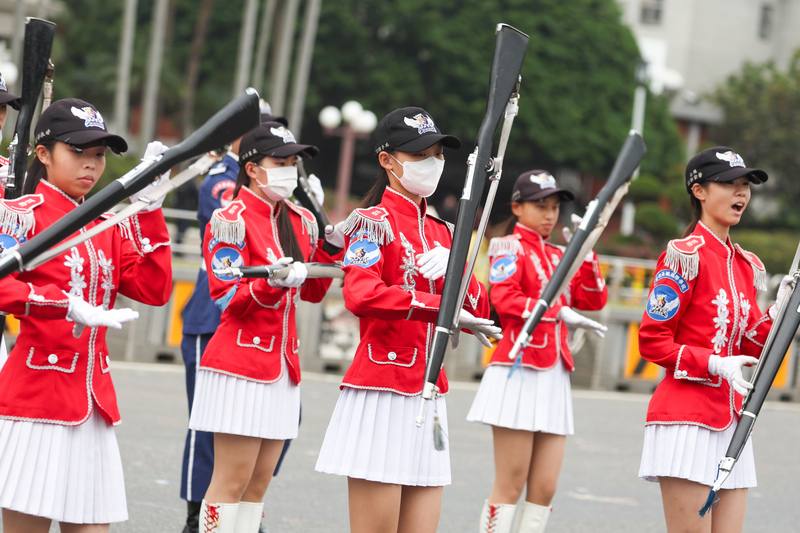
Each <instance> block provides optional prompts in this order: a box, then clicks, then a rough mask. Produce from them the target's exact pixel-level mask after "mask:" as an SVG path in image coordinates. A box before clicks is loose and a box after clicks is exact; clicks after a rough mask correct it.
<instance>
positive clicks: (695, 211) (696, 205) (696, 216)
mask: <svg viewBox="0 0 800 533" xmlns="http://www.w3.org/2000/svg"><path fill="white" fill-rule="evenodd" d="M700 186H701V187H702V186H703V185H702V184H701V185H700ZM689 201H690V202H691V204H692V222H691V223H690V224H689V225H688V226H686V229H685V230H683V237H688V236H689V235H691V234H692V232H694V230H695V228H696V227H697V223H698V222H700V218H702V216H703V205H702V204H701V203H700V200H698V199H697V197H696V196H695V195H694V193H693V192H692V191H689Z"/></svg>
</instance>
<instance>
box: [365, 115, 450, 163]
mask: <svg viewBox="0 0 800 533" xmlns="http://www.w3.org/2000/svg"><path fill="white" fill-rule="evenodd" d="M374 139H375V153H376V154H379V153H380V152H382V151H383V150H399V151H401V152H419V151H420V150H425V149H426V148H428V147H429V146H432V145H434V144H436V143H438V142H440V143H442V145H443V146H445V147H447V148H459V147H460V146H461V141H459V140H458V137H454V136H452V135H446V134H444V133H442V131H441V130H440V129H439V127H438V126H437V125H436V124H435V123H434V122H433V119H432V118H431V115H430V114H429V113H428V112H427V111H425V110H424V109H422V108H421V107H401V108H399V109H395V110H394V111H392V112H391V113H389V114H388V115H386V116H385V117H383V118H382V119H381V121H380V122H378V127H377V128H375V135H374Z"/></svg>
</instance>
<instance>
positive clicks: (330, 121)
mask: <svg viewBox="0 0 800 533" xmlns="http://www.w3.org/2000/svg"><path fill="white" fill-rule="evenodd" d="M318 118H319V123H320V125H321V126H322V127H323V129H324V130H325V134H326V135H332V136H336V137H341V138H342V144H341V147H340V149H339V170H338V172H337V175H336V207H335V210H334V219H335V220H336V221H340V220H343V219H344V218H345V217H346V216H347V203H348V201H347V198H348V196H349V193H350V178H351V176H352V174H353V159H354V157H355V147H356V140H357V139H366V138H368V137H369V134H370V133H371V132H372V130H374V129H375V126H376V125H377V124H378V118H377V117H376V116H375V113H373V112H372V111H368V110H366V109H364V108H363V107H362V106H361V104H360V103H358V102H356V101H355V100H350V101H349V102H346V103H345V104H344V105H343V106H342V109H341V110H340V109H338V108H336V107H334V106H326V107H324V108H322V110H321V111H320V112H319V117H318Z"/></svg>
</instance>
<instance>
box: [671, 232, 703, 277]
mask: <svg viewBox="0 0 800 533" xmlns="http://www.w3.org/2000/svg"><path fill="white" fill-rule="evenodd" d="M664 264H665V265H667V268H669V269H670V270H674V271H675V272H677V273H678V274H680V275H682V276H683V277H684V278H685V279H686V281H691V280H693V279H694V278H696V277H697V273H698V272H699V270H700V254H699V253H697V252H695V253H692V254H687V253H683V252H681V251H679V250H677V249H676V248H675V246H674V245H673V243H672V242H671V241H670V243H669V244H668V245H667V254H666V256H665V257H664Z"/></svg>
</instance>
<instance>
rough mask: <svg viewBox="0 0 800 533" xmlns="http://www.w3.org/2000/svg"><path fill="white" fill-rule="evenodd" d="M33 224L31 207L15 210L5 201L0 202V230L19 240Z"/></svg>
mask: <svg viewBox="0 0 800 533" xmlns="http://www.w3.org/2000/svg"><path fill="white" fill-rule="evenodd" d="M34 224H35V219H34V217H33V209H31V210H17V209H14V208H13V207H12V206H9V205H8V204H7V203H5V202H0V232H2V233H5V234H7V235H11V236H15V237H16V238H17V240H19V239H20V238H22V237H24V236H25V235H27V234H28V232H29V231H31V230H32V229H33V226H34Z"/></svg>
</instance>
